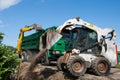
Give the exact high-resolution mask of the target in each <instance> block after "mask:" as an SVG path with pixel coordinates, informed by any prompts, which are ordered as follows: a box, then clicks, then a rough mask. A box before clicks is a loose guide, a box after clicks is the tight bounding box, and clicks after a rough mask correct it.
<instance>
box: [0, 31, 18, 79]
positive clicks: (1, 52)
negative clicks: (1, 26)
mask: <svg viewBox="0 0 120 80" xmlns="http://www.w3.org/2000/svg"><path fill="white" fill-rule="evenodd" d="M3 35H4V34H3V33H0V41H2V40H3V37H4V36H3ZM19 62H20V60H19V58H18V56H17V53H16V49H13V47H11V46H6V45H3V44H1V45H0V80H10V75H11V73H13V71H14V70H15V68H16V67H17V65H18V64H19Z"/></svg>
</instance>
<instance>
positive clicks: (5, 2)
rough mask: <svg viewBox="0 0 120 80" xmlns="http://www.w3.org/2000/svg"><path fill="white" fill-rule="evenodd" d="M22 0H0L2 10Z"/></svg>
mask: <svg viewBox="0 0 120 80" xmlns="http://www.w3.org/2000/svg"><path fill="white" fill-rule="evenodd" d="M20 1H21V0H0V10H4V9H7V8H9V7H11V6H13V5H15V4H17V3H19V2H20Z"/></svg>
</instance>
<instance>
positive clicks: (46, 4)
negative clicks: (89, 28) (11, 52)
mask: <svg viewBox="0 0 120 80" xmlns="http://www.w3.org/2000/svg"><path fill="white" fill-rule="evenodd" d="M77 16H79V17H80V18H82V19H83V20H85V21H87V22H89V23H92V24H94V25H96V26H99V27H101V28H112V29H115V30H116V32H117V39H116V43H117V44H118V45H119V49H120V28H119V27H120V0H0V32H3V33H5V38H4V41H3V43H5V44H7V45H11V46H14V47H15V46H16V45H17V39H18V35H19V29H20V28H22V27H24V26H25V25H31V24H34V23H37V24H40V25H42V26H43V28H47V27H51V26H54V25H61V24H63V23H64V21H66V20H68V19H70V18H74V17H77Z"/></svg>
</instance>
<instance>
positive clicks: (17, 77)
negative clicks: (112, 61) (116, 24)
mask: <svg viewBox="0 0 120 80" xmlns="http://www.w3.org/2000/svg"><path fill="white" fill-rule="evenodd" d="M29 64H30V63H28V62H27V63H26V62H23V63H21V64H20V66H19V69H17V70H19V71H17V73H16V74H14V79H13V80H120V69H117V68H111V72H110V75H109V76H95V75H94V74H93V73H86V74H84V75H83V76H81V77H79V78H75V77H73V76H70V75H69V74H67V73H66V72H62V71H58V70H57V67H56V65H55V64H51V66H44V65H40V64H38V65H37V66H36V67H35V68H34V70H33V71H32V72H29V71H27V69H28V66H29Z"/></svg>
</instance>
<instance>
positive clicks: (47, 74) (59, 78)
mask: <svg viewBox="0 0 120 80" xmlns="http://www.w3.org/2000/svg"><path fill="white" fill-rule="evenodd" d="M29 65H30V63H26V62H24V63H21V64H20V67H19V72H18V73H17V76H16V79H15V80H64V76H63V74H62V73H60V72H58V71H57V70H55V69H54V68H49V67H45V66H42V65H40V64H38V65H36V67H35V68H34V70H33V71H32V72H31V71H28V67H29Z"/></svg>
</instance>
